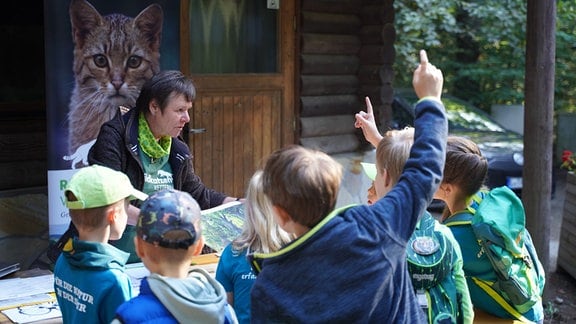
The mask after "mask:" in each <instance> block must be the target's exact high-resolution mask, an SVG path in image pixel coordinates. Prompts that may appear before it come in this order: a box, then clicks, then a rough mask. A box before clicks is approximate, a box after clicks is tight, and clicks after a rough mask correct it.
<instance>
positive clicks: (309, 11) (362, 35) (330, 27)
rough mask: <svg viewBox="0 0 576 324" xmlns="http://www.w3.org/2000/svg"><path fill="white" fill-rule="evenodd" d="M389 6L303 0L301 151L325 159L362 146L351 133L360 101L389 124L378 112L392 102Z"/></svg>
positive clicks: (373, 1)
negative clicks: (319, 154)
mask: <svg viewBox="0 0 576 324" xmlns="http://www.w3.org/2000/svg"><path fill="white" fill-rule="evenodd" d="M392 3H393V0H385V1H382V0H362V1H359V0H339V1H334V0H332V1H315V0H304V1H302V7H301V8H302V11H301V16H300V44H301V48H300V105H301V107H300V108H301V109H300V144H302V145H303V146H306V147H311V148H316V149H319V150H321V151H324V152H326V153H328V154H334V153H342V152H352V151H357V150H359V149H361V148H364V147H366V146H367V143H366V142H365V141H364V139H363V136H362V134H361V133H360V132H359V131H358V130H356V129H355V128H354V113H356V112H358V111H359V110H361V109H364V107H365V106H364V97H365V96H369V97H370V98H371V100H372V103H373V104H374V108H375V112H376V115H377V118H378V120H388V119H389V118H387V116H388V115H389V114H386V113H382V111H383V110H384V109H385V107H386V105H384V104H383V102H386V103H388V107H389V106H390V104H389V103H391V102H392V85H391V81H392V76H393V74H392V66H391V62H392V60H393V58H394V48H393V45H392V44H393V43H392V42H389V41H393V30H394V29H393V20H394V16H393V7H392ZM388 11H391V12H392V13H389V12H388ZM384 26H386V28H385V27H384ZM389 27H392V34H391V35H392V37H391V35H390V32H389ZM385 40H386V42H384V41H385ZM387 63H389V64H388V65H386V64H387ZM382 98H386V99H382ZM388 111H389V109H388ZM379 124H381V123H379Z"/></svg>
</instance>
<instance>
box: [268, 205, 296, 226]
mask: <svg viewBox="0 0 576 324" xmlns="http://www.w3.org/2000/svg"><path fill="white" fill-rule="evenodd" d="M272 208H274V214H275V215H276V217H274V219H275V220H276V221H277V222H278V225H280V227H281V228H285V227H286V225H287V224H288V223H289V222H290V221H292V218H291V217H290V214H288V212H287V211H286V210H285V209H284V208H282V207H280V206H278V205H274V206H272Z"/></svg>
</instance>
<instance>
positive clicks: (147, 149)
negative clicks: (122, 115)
mask: <svg viewBox="0 0 576 324" xmlns="http://www.w3.org/2000/svg"><path fill="white" fill-rule="evenodd" d="M138 141H140V147H141V148H142V151H144V153H146V155H148V156H149V157H151V158H152V159H159V158H161V157H163V156H166V155H168V154H170V145H171V144H172V137H170V136H164V137H161V138H160V140H159V141H156V138H154V134H152V131H151V130H150V126H148V122H147V121H146V118H144V114H140V116H139V117H138Z"/></svg>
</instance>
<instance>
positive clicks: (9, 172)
mask: <svg viewBox="0 0 576 324" xmlns="http://www.w3.org/2000/svg"><path fill="white" fill-rule="evenodd" d="M47 183H48V169H47V164H46V160H45V159H44V160H43V161H17V162H6V163H0V190H10V189H20V188H27V187H38V186H46V185H47Z"/></svg>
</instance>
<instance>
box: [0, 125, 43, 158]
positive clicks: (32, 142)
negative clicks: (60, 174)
mask: <svg viewBox="0 0 576 324" xmlns="http://www.w3.org/2000/svg"><path fill="white" fill-rule="evenodd" d="M46 145H47V144H46V133H45V132H40V133H12V134H0V163H1V162H11V161H12V162H16V161H30V160H45V159H46V158H47V146H46Z"/></svg>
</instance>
